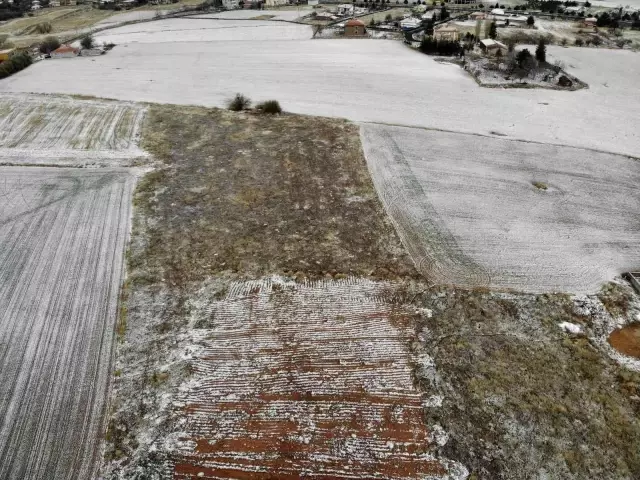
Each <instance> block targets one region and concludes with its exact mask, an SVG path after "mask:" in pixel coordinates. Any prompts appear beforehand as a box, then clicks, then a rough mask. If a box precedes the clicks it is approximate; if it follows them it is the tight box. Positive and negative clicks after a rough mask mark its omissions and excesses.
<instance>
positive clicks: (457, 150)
mask: <svg viewBox="0 0 640 480" xmlns="http://www.w3.org/2000/svg"><path fill="white" fill-rule="evenodd" d="M362 134H363V141H364V150H365V155H366V157H367V163H368V164H369V168H370V171H371V173H372V176H373V179H374V183H375V185H376V188H377V190H378V193H379V195H380V198H381V199H382V201H383V203H384V204H385V207H386V209H387V211H388V213H389V214H390V216H391V217H392V218H393V220H394V222H395V223H396V227H397V230H398V232H399V234H400V236H401V238H402V239H403V243H404V244H405V245H406V246H407V249H408V251H409V253H410V254H411V255H412V258H413V259H414V262H416V264H417V266H418V268H419V269H420V270H421V272H422V273H424V274H425V275H426V276H427V278H434V280H436V281H438V282H442V283H456V284H461V285H468V286H478V285H480V286H482V285H487V286H489V285H490V286H492V287H500V288H514V289H516V290H522V291H528V292H547V291H564V292H573V293H592V292H595V291H598V289H599V288H600V285H601V284H602V283H603V282H605V281H609V280H612V279H613V278H614V277H616V276H617V275H619V274H620V273H621V272H623V271H628V270H632V269H634V268H638V267H640V251H638V248H637V246H638V244H639V242H640V232H639V231H638V228H637V211H638V208H639V206H640V193H639V192H638V184H639V182H640V163H638V161H637V160H633V159H629V158H627V157H623V156H618V155H611V154H604V153H598V152H594V151H589V150H583V149H576V148H567V147H557V146H549V145H542V144H536V143H528V142H519V141H512V140H506V139H497V138H488V137H480V136H477V135H465V134H455V133H445V132H438V131H433V130H422V129H411V128H403V127H389V126H382V125H366V124H365V125H363V126H362ZM536 182H540V187H541V188H538V187H536V186H534V183H536ZM544 188H546V190H545V189H544Z"/></svg>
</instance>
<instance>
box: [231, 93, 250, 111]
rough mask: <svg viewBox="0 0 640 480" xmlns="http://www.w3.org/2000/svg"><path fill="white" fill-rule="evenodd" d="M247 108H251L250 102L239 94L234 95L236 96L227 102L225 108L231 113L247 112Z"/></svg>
mask: <svg viewBox="0 0 640 480" xmlns="http://www.w3.org/2000/svg"><path fill="white" fill-rule="evenodd" d="M249 107H251V100H250V99H249V98H248V97H245V96H244V95H242V94H241V93H236V96H235V97H233V98H232V99H231V100H229V101H228V102H227V108H228V109H229V110H231V111H232V112H240V111H242V110H248V109H249Z"/></svg>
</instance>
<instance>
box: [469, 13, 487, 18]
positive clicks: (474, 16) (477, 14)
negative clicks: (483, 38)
mask: <svg viewBox="0 0 640 480" xmlns="http://www.w3.org/2000/svg"><path fill="white" fill-rule="evenodd" d="M469 18H470V19H471V20H484V19H485V18H487V14H486V13H484V12H473V13H472V14H471V15H469Z"/></svg>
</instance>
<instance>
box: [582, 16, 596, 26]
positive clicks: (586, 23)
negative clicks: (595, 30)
mask: <svg viewBox="0 0 640 480" xmlns="http://www.w3.org/2000/svg"><path fill="white" fill-rule="evenodd" d="M597 25H598V19H597V18H596V17H589V18H585V19H584V20H583V21H582V26H583V27H595V26H597Z"/></svg>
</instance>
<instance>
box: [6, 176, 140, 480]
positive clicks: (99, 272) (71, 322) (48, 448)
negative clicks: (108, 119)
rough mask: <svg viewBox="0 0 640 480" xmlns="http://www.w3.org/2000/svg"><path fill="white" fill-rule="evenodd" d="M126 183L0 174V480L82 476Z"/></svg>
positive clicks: (118, 256)
mask: <svg viewBox="0 0 640 480" xmlns="http://www.w3.org/2000/svg"><path fill="white" fill-rule="evenodd" d="M133 186H134V177H133V176H132V175H131V174H129V173H128V172H125V171H123V170H92V171H89V170H80V169H65V168H40V167H0V196H1V197H2V201H1V202H0V311H2V315H1V316H0V338H2V342H1V343H0V377H1V378H2V382H1V383H0V478H3V479H5V478H6V479H18V478H25V479H26V478H28V479H51V478H56V479H58V478H91V477H92V475H93V474H94V473H95V470H96V467H97V464H96V460H97V457H98V455H99V446H100V438H101V435H102V432H103V431H104V415H105V409H106V402H107V395H108V390H109V384H110V382H109V374H110V367H111V363H112V353H113V340H114V325H115V321H116V313H117V312H116V311H117V301H118V295H119V285H120V280H121V274H122V257H123V252H124V248H125V243H126V239H127V233H128V229H129V227H128V225H129V212H130V202H131V193H132V190H133Z"/></svg>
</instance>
